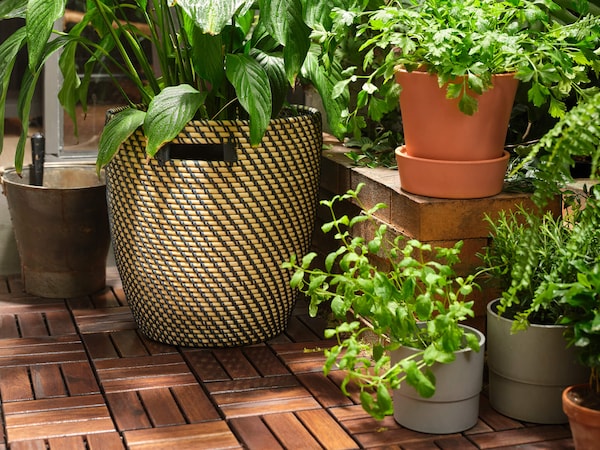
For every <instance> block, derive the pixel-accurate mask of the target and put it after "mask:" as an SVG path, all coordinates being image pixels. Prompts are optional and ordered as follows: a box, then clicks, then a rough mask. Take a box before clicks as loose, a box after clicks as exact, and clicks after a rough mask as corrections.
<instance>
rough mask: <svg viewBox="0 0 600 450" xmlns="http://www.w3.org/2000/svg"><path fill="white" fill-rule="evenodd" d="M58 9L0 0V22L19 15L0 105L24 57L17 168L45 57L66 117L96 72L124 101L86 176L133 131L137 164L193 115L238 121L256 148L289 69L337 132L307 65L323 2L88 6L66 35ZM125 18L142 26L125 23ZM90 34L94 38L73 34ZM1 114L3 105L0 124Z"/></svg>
mask: <svg viewBox="0 0 600 450" xmlns="http://www.w3.org/2000/svg"><path fill="white" fill-rule="evenodd" d="M340 1H341V0H340ZM65 5H66V0H3V1H2V3H1V6H0V20H1V19H7V18H15V17H18V18H24V19H25V26H24V27H23V28H20V29H19V30H18V31H16V32H15V33H14V34H13V35H11V36H10V37H9V38H8V39H7V40H6V41H5V42H3V43H2V44H1V45H0V100H5V99H6V95H7V90H8V81H9V79H10V76H11V73H12V70H13V66H14V61H15V56H16V54H17V53H18V52H19V51H20V50H22V49H25V50H26V51H27V54H28V66H27V71H26V73H25V76H24V79H23V82H22V84H21V89H20V95H19V100H18V110H19V117H20V118H21V120H22V123H23V132H22V134H21V137H20V140H19V143H18V146H17V152H16V155H15V165H16V167H17V169H18V170H21V168H22V161H23V153H24V147H25V142H26V138H27V131H28V130H27V127H28V122H29V113H30V108H31V99H32V96H33V93H34V89H35V86H36V84H37V82H38V80H39V77H40V75H41V73H42V70H43V68H44V65H45V64H46V62H47V61H48V58H49V57H50V56H51V55H53V54H55V53H57V52H62V53H61V56H60V62H59V65H60V69H61V72H62V74H63V77H64V82H63V86H62V88H61V90H60V92H59V93H58V97H59V99H60V102H61V104H62V105H63V106H64V108H65V110H66V111H67V112H68V113H69V115H70V116H71V117H72V118H73V120H74V121H75V122H76V117H75V107H76V105H77V104H78V103H80V104H82V106H83V108H84V110H85V109H86V106H87V92H88V88H89V85H90V81H91V76H92V73H93V72H94V69H95V68H96V67H98V66H101V67H102V68H103V69H104V70H105V71H106V72H107V73H108V74H109V75H110V76H111V77H112V79H113V81H114V84H115V86H116V88H117V89H118V90H119V91H120V92H121V94H122V95H123V99H124V102H126V103H127V104H129V106H131V108H130V109H129V110H127V112H125V113H122V114H120V115H119V116H120V118H119V119H118V120H114V121H111V123H109V124H108V125H107V127H106V128H105V130H104V131H103V133H102V137H101V140H100V144H99V145H100V148H99V155H98V169H100V168H101V167H102V166H104V165H105V164H106V163H108V161H110V159H111V158H112V157H113V155H114V154H115V152H116V151H117V150H118V147H119V145H120V143H121V142H122V141H123V139H125V138H126V137H127V136H129V135H130V134H131V133H132V132H133V131H134V130H136V129H137V128H138V127H140V126H141V127H143V130H144V132H145V134H146V137H147V146H146V152H147V154H148V156H149V157H152V156H154V155H155V153H156V152H157V151H158V149H159V148H160V147H161V146H162V145H163V144H164V143H166V142H169V141H170V140H172V139H173V138H174V137H175V136H176V135H177V134H178V133H179V131H180V130H181V129H182V128H183V126H184V124H185V123H187V122H188V121H189V120H191V119H193V118H202V119H232V118H249V126H250V140H251V142H252V143H253V144H257V143H258V142H260V140H261V138H262V136H263V134H264V132H265V130H266V128H267V126H268V123H269V120H270V119H271V118H273V117H276V116H277V115H278V114H279V112H280V110H281V108H282V106H283V105H284V103H285V98H286V94H287V92H288V90H289V89H290V87H291V86H294V84H295V81H296V78H297V76H298V74H299V73H300V72H301V71H302V74H303V76H304V77H305V78H308V79H309V80H310V81H311V82H312V83H313V84H315V86H316V87H317V88H318V90H319V92H320V93H321V94H322V95H323V98H324V99H325V102H324V103H325V107H326V108H327V110H328V117H329V119H330V122H331V125H332V128H333V130H334V132H335V133H336V134H338V135H340V134H342V133H343V130H344V128H343V125H342V124H341V122H340V121H339V120H338V118H339V114H336V111H337V110H336V108H337V106H336V102H334V101H333V100H331V98H332V96H331V95H327V93H328V92H330V91H331V89H332V88H333V85H334V83H335V82H336V81H337V80H335V77H334V73H333V72H330V73H328V74H325V73H324V72H323V70H322V68H321V67H319V65H318V64H315V56H314V54H315V52H318V48H315V47H311V45H312V42H311V37H310V33H311V28H312V27H314V26H316V25H315V24H318V23H320V22H327V21H329V20H330V19H329V16H328V14H329V11H328V6H330V2H329V1H326V0H318V1H314V0H195V1H192V0H178V1H177V2H172V1H170V0H153V1H152V2H149V1H148V0H125V1H118V0H88V1H87V3H86V5H87V7H86V11H85V14H84V16H83V18H82V20H81V21H80V22H79V23H78V24H76V25H75V26H74V27H73V28H71V29H70V30H68V31H61V30H55V29H54V28H53V27H54V24H55V22H56V21H57V20H58V19H60V18H61V17H62V16H63V15H64V12H65ZM131 12H135V13H136V14H135V15H136V17H140V18H141V19H139V20H141V21H142V25H144V26H141V25H140V24H139V23H137V22H132V21H131V20H130V19H129V17H131ZM136 20H137V19H136ZM90 29H93V30H94V32H95V33H96V35H97V39H90V38H88V37H86V35H84V30H86V32H88V31H89V30H90ZM52 37H54V39H51V38H52ZM146 41H148V42H150V43H151V44H152V46H153V48H154V53H155V55H156V61H152V60H151V59H150V56H149V55H148V54H147V53H146V52H145V51H144V48H143V43H144V42H146ZM78 51H83V52H85V53H87V55H88V59H87V60H86V62H85V63H84V65H83V67H76V63H75V54H76V52H78ZM117 55H118V57H117ZM155 66H158V67H159V69H160V70H159V71H158V73H155V71H154V68H155ZM119 74H124V75H125V76H126V77H127V78H128V80H129V81H130V82H131V83H132V84H133V85H134V86H135V87H136V90H137V93H138V94H139V97H140V99H141V105H137V102H138V101H139V100H138V99H132V98H130V97H129V96H128V94H127V93H126V92H125V91H124V90H123V89H122V88H121V87H120V84H119V78H118V75H119ZM338 109H339V108H338ZM3 119H4V109H2V110H1V111H0V123H3ZM0 131H3V130H0ZM1 135H3V133H2V132H0V136H1ZM0 142H1V141H0Z"/></svg>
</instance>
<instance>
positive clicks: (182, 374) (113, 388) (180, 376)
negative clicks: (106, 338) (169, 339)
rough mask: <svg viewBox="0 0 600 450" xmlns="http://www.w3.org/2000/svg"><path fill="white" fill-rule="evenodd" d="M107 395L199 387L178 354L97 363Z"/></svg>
mask: <svg viewBox="0 0 600 450" xmlns="http://www.w3.org/2000/svg"><path fill="white" fill-rule="evenodd" d="M96 370H97V373H98V377H99V378H100V383H101V385H102V387H103V388H104V390H105V391H106V392H107V393H111V392H122V391H133V390H141V389H154V388H159V387H172V386H184V385H189V384H196V382H197V381H196V378H195V377H194V375H193V374H192V373H191V372H190V370H189V367H188V366H187V365H186V364H185V362H184V361H183V360H182V359H181V356H180V355H178V354H173V355H160V356H153V357H136V358H119V359H108V360H107V359H103V360H100V361H98V362H97V363H96Z"/></svg>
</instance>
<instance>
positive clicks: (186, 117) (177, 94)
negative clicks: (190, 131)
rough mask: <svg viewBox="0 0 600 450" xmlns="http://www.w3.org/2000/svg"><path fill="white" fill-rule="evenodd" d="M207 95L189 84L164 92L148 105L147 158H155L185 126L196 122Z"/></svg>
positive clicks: (171, 87)
mask: <svg viewBox="0 0 600 450" xmlns="http://www.w3.org/2000/svg"><path fill="white" fill-rule="evenodd" d="M205 96H206V93H200V92H199V91H198V90H196V89H194V88H193V87H192V86H190V85H188V84H181V85H179V86H170V87H167V88H165V89H163V90H162V91H161V92H160V94H158V95H157V96H156V97H154V98H153V99H152V101H151V102H150V104H149V105H148V112H147V114H146V119H145V120H144V133H145V134H146V137H147V138H148V142H147V144H146V154H147V155H148V156H149V157H153V156H154V155H155V154H156V152H157V151H158V150H159V149H160V147H162V146H163V145H164V144H166V143H167V142H170V141H172V140H173V139H174V138H175V137H176V136H177V135H178V134H179V132H180V131H181V130H182V129H183V127H184V126H185V124H186V123H188V122H189V121H190V120H192V119H193V118H194V115H195V114H196V112H197V111H198V108H200V105H201V104H202V102H203V99H204V97H205Z"/></svg>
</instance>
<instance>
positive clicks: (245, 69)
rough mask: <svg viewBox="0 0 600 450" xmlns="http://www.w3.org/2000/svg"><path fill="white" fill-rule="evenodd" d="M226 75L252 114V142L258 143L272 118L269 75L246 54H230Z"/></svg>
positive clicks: (246, 108) (242, 102) (245, 107)
mask: <svg viewBox="0 0 600 450" xmlns="http://www.w3.org/2000/svg"><path fill="white" fill-rule="evenodd" d="M226 65H227V67H226V75H227V79H228V80H229V82H230V83H231V84H232V85H233V87H234V88H235V92H236V94H237V97H238V100H239V102H240V104H241V105H242V107H243V108H244V109H245V110H246V111H247V112H248V114H249V115H250V142H251V143H252V145H258V144H259V143H260V141H261V140H262V137H263V135H264V134H265V131H266V129H267V127H268V126H269V121H270V120H271V113H272V109H271V105H272V97H271V89H270V85H269V77H268V75H267V73H266V71H265V69H263V68H262V66H261V65H260V64H259V63H258V62H256V61H255V60H254V59H252V58H251V57H249V56H246V55H233V54H229V55H227V58H226Z"/></svg>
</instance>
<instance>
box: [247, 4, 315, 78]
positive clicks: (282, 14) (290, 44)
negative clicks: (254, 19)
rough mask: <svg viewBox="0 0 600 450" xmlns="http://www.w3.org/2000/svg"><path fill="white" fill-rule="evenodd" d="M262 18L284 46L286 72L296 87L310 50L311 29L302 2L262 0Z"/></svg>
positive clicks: (270, 31) (271, 32)
mask: <svg viewBox="0 0 600 450" xmlns="http://www.w3.org/2000/svg"><path fill="white" fill-rule="evenodd" d="M259 4H260V18H261V21H262V22H263V24H264V25H265V27H266V28H267V30H269V33H270V34H271V36H273V37H274V38H275V39H276V40H277V41H278V42H279V43H280V44H282V45H283V46H284V49H283V56H284V61H285V72H286V75H287V79H288V81H289V83H290V85H292V86H293V85H294V83H295V80H296V76H297V75H298V72H300V68H301V67H302V64H304V59H305V58H306V54H307V53H308V50H309V48H310V29H309V28H308V26H307V25H306V24H305V23H304V18H303V13H302V3H301V2H300V0H260V1H259Z"/></svg>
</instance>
